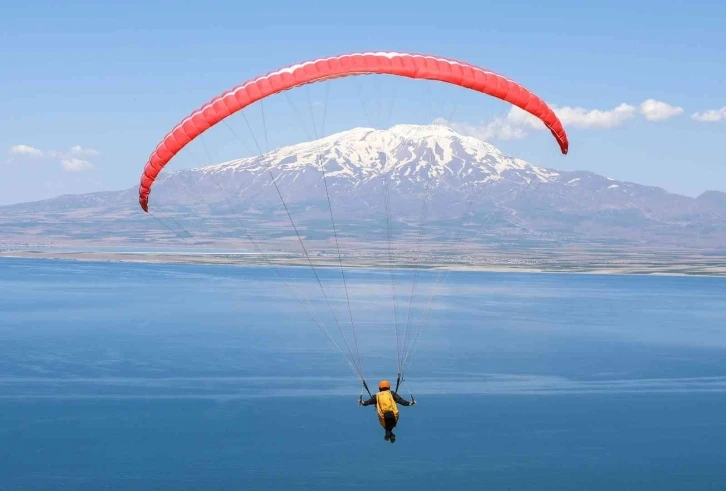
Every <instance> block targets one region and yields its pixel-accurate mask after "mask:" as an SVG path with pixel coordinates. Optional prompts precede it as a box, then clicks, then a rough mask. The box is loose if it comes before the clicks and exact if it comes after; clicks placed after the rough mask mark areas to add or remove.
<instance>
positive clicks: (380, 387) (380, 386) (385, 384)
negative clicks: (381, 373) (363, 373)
mask: <svg viewBox="0 0 726 491" xmlns="http://www.w3.org/2000/svg"><path fill="white" fill-rule="evenodd" d="M378 390H391V383H390V382H389V381H388V380H381V383H379V384H378Z"/></svg>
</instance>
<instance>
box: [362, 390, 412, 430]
mask: <svg viewBox="0 0 726 491" xmlns="http://www.w3.org/2000/svg"><path fill="white" fill-rule="evenodd" d="M358 404H360V405H361V406H370V405H371V404H375V405H376V412H377V413H378V422H379V423H380V425H381V426H382V427H383V429H384V430H386V433H385V435H384V436H383V439H384V440H386V441H387V442H388V441H390V442H391V443H396V434H395V433H393V429H394V428H395V427H396V425H397V424H398V418H399V412H398V406H397V405H396V404H400V405H402V406H415V405H416V401H415V400H414V399H413V397H412V398H411V400H410V401H407V400H406V399H404V398H403V397H401V396H399V395H398V394H397V393H396V392H394V391H392V390H391V383H390V382H389V381H388V380H381V381H380V383H379V384H378V392H377V393H376V394H373V395H372V396H371V398H370V399H368V400H367V401H364V400H363V398H362V397H361V398H360V399H359V400H358Z"/></svg>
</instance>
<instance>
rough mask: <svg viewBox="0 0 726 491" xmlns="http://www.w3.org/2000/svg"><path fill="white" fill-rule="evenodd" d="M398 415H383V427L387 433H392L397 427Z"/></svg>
mask: <svg viewBox="0 0 726 491" xmlns="http://www.w3.org/2000/svg"><path fill="white" fill-rule="evenodd" d="M396 423H398V421H396V415H395V414H393V413H385V414H384V415H383V427H384V428H385V429H386V432H390V431H391V430H393V428H395V427H396Z"/></svg>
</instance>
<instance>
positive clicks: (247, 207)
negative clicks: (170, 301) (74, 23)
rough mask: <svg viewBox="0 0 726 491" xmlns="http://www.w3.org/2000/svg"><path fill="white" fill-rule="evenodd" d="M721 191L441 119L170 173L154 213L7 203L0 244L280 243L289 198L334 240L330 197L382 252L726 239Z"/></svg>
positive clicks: (79, 203) (347, 226) (306, 222)
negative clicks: (552, 164)
mask: <svg viewBox="0 0 726 491" xmlns="http://www.w3.org/2000/svg"><path fill="white" fill-rule="evenodd" d="M273 178H274V183H273ZM326 189H327V192H326ZM722 195H723V196H722ZM280 196H282V198H283V199H282V200H281V199H280ZM724 196H726V194H724V193H719V192H708V193H704V195H702V196H700V197H699V198H697V199H694V198H689V197H686V196H680V195H676V194H673V193H669V192H667V191H665V190H663V189H660V188H655V187H648V186H641V185H638V184H635V183H627V182H620V181H616V180H613V179H610V178H607V177H603V176H599V175H597V174H594V173H590V172H564V171H555V170H550V169H545V168H542V167H538V166H535V165H532V164H530V163H528V162H525V161H523V160H521V159H517V158H513V157H510V156H507V155H505V154H503V153H502V152H500V151H499V150H498V149H497V148H495V147H494V146H492V145H490V144H488V143H485V142H482V141H479V140H477V139H475V138H472V137H467V136H462V135H459V134H457V133H456V132H454V131H453V130H451V129H450V128H447V127H444V126H437V125H433V126H415V125H398V126H394V127H392V128H390V129H388V130H374V129H370V128H356V129H353V130H350V131H346V132H342V133H338V134H336V135H331V136H329V137H326V138H323V139H320V140H317V141H313V142H306V143H301V144H298V145H293V146H289V147H284V148H280V149H277V150H274V151H271V152H269V153H267V154H264V155H261V156H256V157H251V158H244V159H238V160H233V161H230V162H225V163H222V164H218V165H213V166H207V167H200V168H196V169H188V170H183V171H177V172H172V173H166V174H164V173H162V175H161V178H160V179H159V181H158V182H157V183H156V184H155V185H154V187H153V188H152V191H151V197H150V210H151V211H152V213H154V214H155V215H154V216H155V217H156V218H157V220H155V221H154V220H153V219H151V218H150V217H149V216H148V215H145V214H143V213H142V212H141V210H140V209H139V207H138V204H137V201H136V198H137V195H136V188H132V189H129V190H125V191H120V192H106V193H94V194H89V195H79V196H62V197H58V198H54V199H51V200H45V201H40V202H36V203H25V204H19V205H13V206H6V207H2V208H0V212H2V221H1V222H0V225H2V227H1V228H0V240H5V241H8V240H12V239H13V237H14V238H15V239H18V240H27V241H32V239H35V240H39V238H40V237H44V238H48V237H52V238H53V239H54V240H57V241H73V240H89V241H90V240H104V241H113V242H116V243H124V242H129V241H135V242H139V241H140V242H153V241H157V240H161V239H164V240H169V239H174V240H177V241H178V240H181V239H180V238H179V237H176V236H175V235H174V234H172V233H171V232H170V231H169V229H168V228H167V227H169V228H173V229H174V230H176V231H177V233H178V234H179V235H180V236H187V235H193V238H192V239H186V240H187V241H190V242H194V241H196V242H197V243H201V242H208V243H222V242H225V241H227V242H229V241H234V240H237V239H239V238H240V237H243V236H244V232H243V230H242V227H244V228H245V229H246V230H249V231H252V232H253V233H254V235H255V236H256V237H262V238H268V239H270V238H278V239H279V240H280V241H282V242H283V243H289V241H287V242H285V240H284V239H282V238H283V237H286V238H287V239H291V238H294V230H293V228H292V226H291V224H290V221H289V219H288V217H287V214H286V212H285V210H284V206H283V201H284V205H285V206H287V207H288V210H289V211H290V214H291V216H292V218H293V220H294V221H295V225H296V227H298V229H299V232H300V233H302V234H303V235H304V236H305V237H307V238H308V239H309V240H311V241H313V240H319V241H323V242H325V241H329V240H330V238H331V237H332V222H331V216H330V209H329V204H328V203H329V202H328V199H329V200H330V204H331V205H332V210H333V218H334V220H335V221H336V224H337V227H336V232H337V233H338V234H339V235H340V237H341V239H342V240H345V241H348V242H357V243H362V242H366V243H368V244H371V245H373V244H377V247H380V245H381V244H384V243H386V242H387V240H388V235H389V227H388V220H389V218H390V222H391V226H390V234H391V237H394V238H396V239H397V240H399V241H400V242H402V243H404V244H409V245H411V244H414V243H416V242H417V241H418V240H420V239H421V238H425V239H426V240H427V241H431V242H434V243H439V244H444V243H449V244H451V241H452V240H455V239H456V238H458V237H459V235H461V236H462V239H463V240H466V241H475V240H477V241H489V242H492V241H494V242H498V243H504V242H507V243H510V244H515V245H518V246H523V247H526V246H532V245H537V244H539V245H541V244H543V243H553V242H554V243H560V244H561V243H571V242H581V243H597V244H627V243H632V244H643V243H646V244H651V245H653V246H678V247H684V248H690V247H693V248H697V247H724V246H726V226H725V224H726V220H724V217H726V200H725V199H723V197H724ZM328 197H329V198H328ZM387 210H388V211H387ZM464 219H466V220H464ZM462 221H464V222H465V224H464V225H461V224H462ZM462 231H466V233H461V232H462ZM405 247H407V246H405Z"/></svg>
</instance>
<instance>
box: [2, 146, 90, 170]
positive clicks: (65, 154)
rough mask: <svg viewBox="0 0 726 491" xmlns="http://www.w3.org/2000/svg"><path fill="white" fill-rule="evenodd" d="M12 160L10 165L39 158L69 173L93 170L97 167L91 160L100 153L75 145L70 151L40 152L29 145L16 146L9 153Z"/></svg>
mask: <svg viewBox="0 0 726 491" xmlns="http://www.w3.org/2000/svg"><path fill="white" fill-rule="evenodd" d="M8 153H9V155H10V157H11V159H10V160H9V161H8V162H9V163H11V162H13V161H17V160H18V159H28V158H38V159H43V160H46V161H55V162H57V163H59V164H60V165H61V167H62V168H63V169H64V170H66V171H68V172H80V171H85V170H91V169H93V168H94V167H95V166H94V164H93V162H91V160H90V159H91V158H93V157H98V156H99V155H100V152H99V151H98V150H94V149H92V148H83V147H81V146H80V145H74V146H72V147H71V148H70V149H69V150H48V151H44V150H40V149H38V148H35V147H31V146H28V145H15V146H13V147H10V151H9V152H8Z"/></svg>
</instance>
